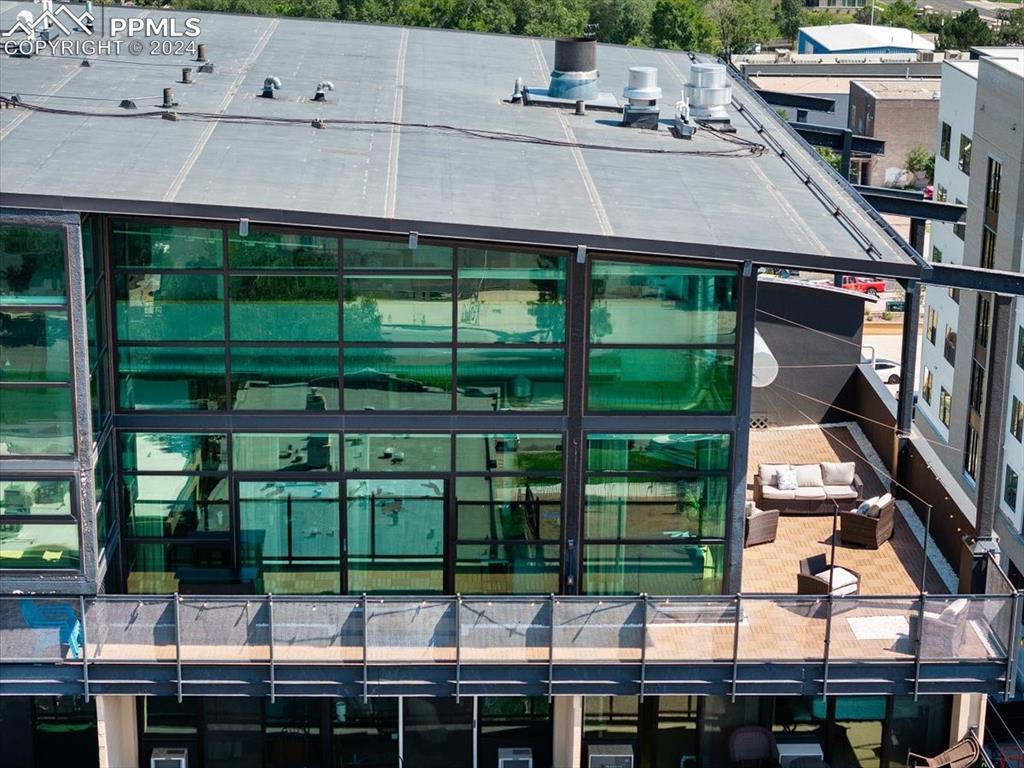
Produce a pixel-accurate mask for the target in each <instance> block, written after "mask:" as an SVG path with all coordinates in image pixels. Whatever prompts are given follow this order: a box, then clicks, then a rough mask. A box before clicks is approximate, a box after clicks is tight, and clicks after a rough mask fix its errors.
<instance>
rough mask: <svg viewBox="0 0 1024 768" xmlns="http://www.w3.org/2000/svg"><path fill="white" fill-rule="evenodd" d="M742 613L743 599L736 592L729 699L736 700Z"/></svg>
mask: <svg viewBox="0 0 1024 768" xmlns="http://www.w3.org/2000/svg"><path fill="white" fill-rule="evenodd" d="M741 613H743V599H742V597H741V595H740V593H739V592H737V593H736V620H735V622H734V623H733V630H732V694H731V700H732V701H736V687H737V685H738V684H739V680H738V678H739V674H740V614H741Z"/></svg>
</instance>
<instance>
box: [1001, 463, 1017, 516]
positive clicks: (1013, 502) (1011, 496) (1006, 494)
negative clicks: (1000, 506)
mask: <svg viewBox="0 0 1024 768" xmlns="http://www.w3.org/2000/svg"><path fill="white" fill-rule="evenodd" d="M1019 482H1020V477H1018V475H1017V473H1016V472H1014V471H1013V468H1012V467H1010V466H1007V467H1006V481H1005V483H1004V485H1003V501H1005V502H1006V506H1008V507H1009V508H1010V509H1012V510H1014V511H1016V510H1017V486H1018V484H1019Z"/></svg>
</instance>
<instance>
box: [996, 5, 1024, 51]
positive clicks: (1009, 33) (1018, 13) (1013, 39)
mask: <svg viewBox="0 0 1024 768" xmlns="http://www.w3.org/2000/svg"><path fill="white" fill-rule="evenodd" d="M998 37H999V44H1000V45H1024V7H1021V8H1014V9H1013V10H1012V11H1000V12H999V31H998Z"/></svg>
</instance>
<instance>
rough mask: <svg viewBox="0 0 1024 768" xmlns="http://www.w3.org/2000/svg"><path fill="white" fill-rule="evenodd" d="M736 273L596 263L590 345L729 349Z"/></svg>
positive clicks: (623, 263)
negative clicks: (661, 345) (659, 345)
mask: <svg viewBox="0 0 1024 768" xmlns="http://www.w3.org/2000/svg"><path fill="white" fill-rule="evenodd" d="M735 338H736V273H735V272H734V271H731V270H719V269H701V268H698V267H675V266H668V265H664V264H635V263H633V264H631V263H627V262H610V261H596V262H594V263H593V266H592V268H591V303H590V340H591V341H592V342H594V343H598V342H599V343H601V344H732V343H733V341H734V340H735Z"/></svg>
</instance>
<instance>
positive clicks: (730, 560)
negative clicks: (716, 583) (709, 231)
mask: <svg viewBox="0 0 1024 768" xmlns="http://www.w3.org/2000/svg"><path fill="white" fill-rule="evenodd" d="M756 315H757V270H756V269H755V268H754V265H753V264H751V263H750V262H749V261H748V262H747V263H746V264H744V265H743V273H742V274H741V275H740V301H739V325H740V328H739V330H738V332H737V337H738V338H739V340H740V341H739V350H738V358H737V360H736V424H737V426H738V428H737V430H736V434H735V435H734V436H733V444H732V465H731V472H730V490H731V493H730V496H729V517H728V520H727V522H726V531H725V536H726V539H725V572H724V574H723V578H722V591H723V593H725V594H731V593H736V592H739V591H740V586H741V583H742V572H743V529H744V526H745V524H746V516H745V510H746V504H747V453H748V451H749V448H750V401H751V381H752V380H753V376H754V326H755V324H756V319H757V317H756Z"/></svg>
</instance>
